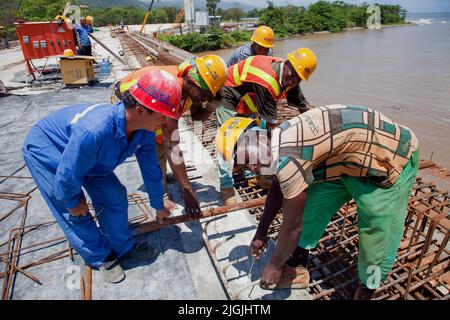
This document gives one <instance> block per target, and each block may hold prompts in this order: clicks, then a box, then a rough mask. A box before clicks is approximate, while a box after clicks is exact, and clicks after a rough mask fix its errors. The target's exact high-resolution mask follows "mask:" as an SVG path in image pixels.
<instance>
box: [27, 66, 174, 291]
mask: <svg viewBox="0 0 450 320" xmlns="http://www.w3.org/2000/svg"><path fill="white" fill-rule="evenodd" d="M180 99H181V87H180V85H179V84H178V81H177V80H176V79H175V78H174V77H173V76H172V75H170V74H169V73H167V72H165V71H151V72H148V73H146V74H144V75H143V76H142V77H141V78H140V79H139V80H138V81H137V83H135V84H134V85H133V86H132V87H131V88H130V89H129V91H128V92H127V94H126V96H125V97H124V99H123V100H124V102H123V103H122V102H121V103H118V104H116V105H110V104H97V105H85V104H79V105H72V106H68V107H65V108H62V109H60V110H58V111H55V112H53V113H51V114H50V115H48V116H47V117H45V118H43V119H41V120H39V121H38V122H37V123H36V124H35V125H34V126H33V127H32V128H31V129H30V132H29V133H28V135H27V137H26V139H25V142H24V145H23V157H24V160H25V163H26V165H27V167H28V169H29V171H30V173H31V175H32V176H33V178H34V180H35V182H36V185H37V187H38V188H39V190H40V192H41V194H42V196H43V198H44V200H45V201H46V202H47V205H48V206H49V208H50V210H51V211H52V213H53V215H54V216H55V219H56V221H57V222H58V224H59V225H60V227H61V228H62V230H63V231H64V233H65V235H66V236H67V238H68V239H69V241H70V243H71V245H72V246H73V247H74V248H75V250H76V251H77V252H78V253H79V254H80V256H81V257H82V258H83V260H84V261H85V263H86V264H87V265H90V266H92V267H94V268H98V269H99V270H100V271H101V272H102V276H103V278H104V280H105V281H107V282H112V283H115V282H119V281H121V280H122V279H124V277H125V274H124V272H123V270H122V268H121V266H120V264H119V261H118V260H117V259H119V258H120V259H121V260H122V259H128V260H131V261H141V260H148V259H151V258H153V257H155V256H156V251H155V250H154V249H153V248H152V247H151V246H150V245H148V244H146V243H141V244H137V243H135V241H134V240H133V239H132V238H131V232H130V229H129V227H128V198H127V190H126V188H125V187H124V186H123V185H122V184H121V183H120V181H119V179H118V178H117V176H116V175H115V174H114V169H115V168H116V167H117V166H118V165H120V164H121V163H123V162H124V161H125V160H126V159H127V158H129V157H131V156H132V155H133V154H135V155H136V159H137V162H138V164H139V167H140V170H141V173H142V178H143V180H144V183H145V185H146V188H147V192H148V194H149V196H150V202H151V206H152V207H153V208H154V209H156V214H157V218H158V219H159V220H161V219H163V218H166V217H168V216H169V215H170V212H169V211H168V210H167V209H166V208H165V207H164V205H163V194H164V188H163V185H162V183H161V169H160V168H159V165H158V162H157V156H156V146H155V132H154V131H156V128H157V126H158V124H160V123H161V122H164V121H165V119H166V117H170V118H173V119H178V118H179V116H180V109H179V106H180ZM82 188H84V190H85V191H86V192H87V194H88V195H89V197H90V199H91V201H92V204H93V206H94V209H95V213H96V219H97V222H98V223H99V225H100V229H99V228H98V227H97V225H96V222H95V221H94V219H93V217H92V215H91V214H90V212H89V207H88V205H87V203H86V197H85V195H84V192H83V190H82ZM100 230H101V231H100Z"/></svg>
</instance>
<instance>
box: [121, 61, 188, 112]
mask: <svg viewBox="0 0 450 320" xmlns="http://www.w3.org/2000/svg"><path fill="white" fill-rule="evenodd" d="M129 90H130V93H131V95H132V96H133V98H134V99H136V101H137V102H139V103H140V104H141V105H143V106H144V107H146V108H149V109H150V110H153V111H155V112H158V113H161V114H163V115H165V116H168V117H170V118H172V119H175V120H178V119H179V118H180V116H181V85H180V83H179V82H178V80H177V79H176V78H175V77H174V76H173V75H171V74H170V73H168V72H167V71H165V70H151V71H149V72H146V73H145V74H144V75H142V76H141V77H140V78H139V79H138V80H137V82H136V83H135V84H134V85H132V86H131V87H130V89H129Z"/></svg>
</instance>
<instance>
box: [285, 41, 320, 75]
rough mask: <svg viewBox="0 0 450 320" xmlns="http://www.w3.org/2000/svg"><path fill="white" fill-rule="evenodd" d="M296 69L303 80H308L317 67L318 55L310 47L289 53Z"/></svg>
mask: <svg viewBox="0 0 450 320" xmlns="http://www.w3.org/2000/svg"><path fill="white" fill-rule="evenodd" d="M287 58H288V60H289V61H290V62H291V64H292V66H293V67H294V69H295V71H297V73H298V75H299V76H300V78H302V80H305V81H308V78H309V77H310V76H311V75H312V74H313V72H314V70H316V67H317V57H316V55H315V54H314V52H312V50H310V49H308V48H299V49H297V50H295V51H292V52H291V53H289V54H288V55H287Z"/></svg>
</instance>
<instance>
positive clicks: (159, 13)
mask: <svg viewBox="0 0 450 320" xmlns="http://www.w3.org/2000/svg"><path fill="white" fill-rule="evenodd" d="M148 20H149V22H148V23H167V22H169V17H168V15H167V12H166V11H165V10H163V9H153V10H152V11H150V15H149V16H148Z"/></svg>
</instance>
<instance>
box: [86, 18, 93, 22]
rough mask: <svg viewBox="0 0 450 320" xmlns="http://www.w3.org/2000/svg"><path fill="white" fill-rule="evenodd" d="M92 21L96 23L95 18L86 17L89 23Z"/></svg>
mask: <svg viewBox="0 0 450 320" xmlns="http://www.w3.org/2000/svg"><path fill="white" fill-rule="evenodd" d="M92 21H94V18H92V17H91V16H86V22H87V23H92Z"/></svg>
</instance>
